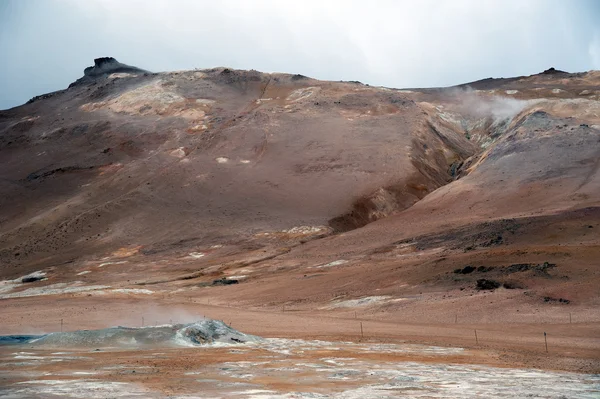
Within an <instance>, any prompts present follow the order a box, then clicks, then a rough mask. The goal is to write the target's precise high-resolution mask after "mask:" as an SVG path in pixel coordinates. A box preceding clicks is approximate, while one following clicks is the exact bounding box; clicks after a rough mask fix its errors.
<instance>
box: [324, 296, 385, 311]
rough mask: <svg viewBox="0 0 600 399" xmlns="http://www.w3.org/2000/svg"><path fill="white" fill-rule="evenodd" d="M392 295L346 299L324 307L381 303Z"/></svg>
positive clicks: (363, 305)
mask: <svg viewBox="0 0 600 399" xmlns="http://www.w3.org/2000/svg"><path fill="white" fill-rule="evenodd" d="M390 298H391V297H389V296H387V295H381V296H367V297H364V298H358V299H348V300H346V301H334V302H333V303H332V304H330V305H328V306H326V307H324V309H335V308H358V307H365V306H373V305H380V304H382V303H385V302H388V301H389V300H390Z"/></svg>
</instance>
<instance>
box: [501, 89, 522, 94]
mask: <svg viewBox="0 0 600 399" xmlns="http://www.w3.org/2000/svg"><path fill="white" fill-rule="evenodd" d="M504 92H505V93H506V94H511V95H512V94H517V93H518V92H519V90H505V91H504Z"/></svg>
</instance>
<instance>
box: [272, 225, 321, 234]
mask: <svg viewBox="0 0 600 399" xmlns="http://www.w3.org/2000/svg"><path fill="white" fill-rule="evenodd" d="M283 232H284V233H287V234H297V235H313V234H323V233H329V232H331V228H330V227H327V226H296V227H292V228H291V229H287V230H283Z"/></svg>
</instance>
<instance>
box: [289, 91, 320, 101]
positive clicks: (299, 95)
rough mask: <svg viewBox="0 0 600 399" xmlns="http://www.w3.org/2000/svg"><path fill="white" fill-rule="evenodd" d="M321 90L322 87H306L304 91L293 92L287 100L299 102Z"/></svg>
mask: <svg viewBox="0 0 600 399" xmlns="http://www.w3.org/2000/svg"><path fill="white" fill-rule="evenodd" d="M319 90H321V88H320V87H306V88H303V89H296V90H294V91H292V92H291V93H290V95H289V96H287V100H288V101H292V102H298V101H301V100H304V99H306V98H309V97H311V96H313V95H314V94H315V93H317V92H318V91H319Z"/></svg>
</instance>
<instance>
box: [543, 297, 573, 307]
mask: <svg viewBox="0 0 600 399" xmlns="http://www.w3.org/2000/svg"><path fill="white" fill-rule="evenodd" d="M544 302H558V303H564V304H565V305H567V304H569V303H571V301H570V300H568V299H565V298H553V297H551V296H545V297H544Z"/></svg>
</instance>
